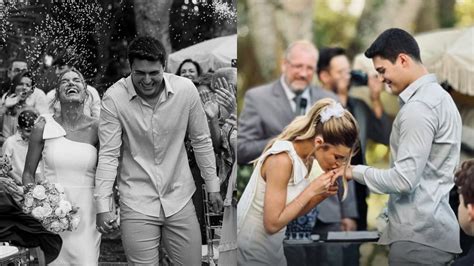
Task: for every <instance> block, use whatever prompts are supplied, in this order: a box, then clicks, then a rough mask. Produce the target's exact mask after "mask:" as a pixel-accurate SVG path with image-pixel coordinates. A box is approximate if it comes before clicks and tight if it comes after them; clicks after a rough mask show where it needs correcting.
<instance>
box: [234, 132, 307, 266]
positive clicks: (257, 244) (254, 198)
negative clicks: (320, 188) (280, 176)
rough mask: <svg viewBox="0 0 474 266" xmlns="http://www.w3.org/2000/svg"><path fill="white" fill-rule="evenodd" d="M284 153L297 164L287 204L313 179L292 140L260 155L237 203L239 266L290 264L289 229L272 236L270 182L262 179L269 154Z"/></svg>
mask: <svg viewBox="0 0 474 266" xmlns="http://www.w3.org/2000/svg"><path fill="white" fill-rule="evenodd" d="M282 152H286V153H288V155H289V156H290V158H291V161H292V163H293V176H292V177H291V178H290V180H289V182H288V188H287V196H286V204H287V205H288V204H289V203H290V202H291V201H293V199H294V198H296V197H297V196H298V195H299V194H300V193H301V192H302V191H303V190H304V189H305V188H306V187H307V186H308V184H309V180H308V179H306V178H305V177H306V176H307V174H308V169H307V168H306V166H305V164H304V162H303V160H302V159H301V158H300V157H299V156H298V154H296V151H295V148H294V147H293V143H291V142H290V141H281V140H278V141H276V142H275V143H274V144H273V145H272V147H271V148H270V149H268V150H267V151H266V152H264V153H263V154H262V155H261V156H260V158H259V159H258V162H257V165H256V167H255V169H254V170H253V173H252V176H251V177H250V180H249V182H248V184H247V186H246V187H245V190H244V192H243V194H242V197H241V198H240V201H239V203H238V204H237V243H238V250H237V265H252V266H256V265H271V266H286V265H287V263H286V258H285V254H284V252H283V239H284V238H285V230H286V226H285V227H283V228H282V229H281V230H280V231H278V232H277V233H275V234H268V233H267V232H266V231H265V228H264V226H263V208H264V207H263V205H264V198H265V190H266V182H265V180H264V179H263V178H262V176H261V167H262V164H263V162H264V161H265V159H266V158H267V157H268V156H269V155H272V154H278V153H282Z"/></svg>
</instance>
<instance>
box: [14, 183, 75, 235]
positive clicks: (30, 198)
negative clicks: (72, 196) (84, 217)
mask: <svg viewBox="0 0 474 266" xmlns="http://www.w3.org/2000/svg"><path fill="white" fill-rule="evenodd" d="M20 204H21V207H22V209H23V212H24V213H26V214H31V215H32V216H33V217H34V218H36V219H37V220H39V221H40V222H41V224H42V225H43V227H44V228H45V229H46V230H48V231H50V232H53V233H59V232H63V231H73V230H76V229H77V226H78V225H79V221H80V217H79V215H78V214H77V210H78V209H79V208H78V207H75V206H73V205H72V204H71V203H70V202H69V201H67V200H66V195H65V193H64V188H63V187H62V186H61V185H60V184H58V183H54V184H53V183H50V182H48V181H40V182H39V183H38V184H28V185H26V186H24V187H23V200H22V201H21V202H20Z"/></svg>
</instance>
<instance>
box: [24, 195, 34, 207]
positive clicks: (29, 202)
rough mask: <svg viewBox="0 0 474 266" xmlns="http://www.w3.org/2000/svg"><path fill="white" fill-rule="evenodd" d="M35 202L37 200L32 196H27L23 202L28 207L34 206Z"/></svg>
mask: <svg viewBox="0 0 474 266" xmlns="http://www.w3.org/2000/svg"><path fill="white" fill-rule="evenodd" d="M34 202H35V200H34V199H33V198H32V197H28V196H26V197H25V201H24V203H23V204H24V205H25V206H26V207H31V206H33V203H34Z"/></svg>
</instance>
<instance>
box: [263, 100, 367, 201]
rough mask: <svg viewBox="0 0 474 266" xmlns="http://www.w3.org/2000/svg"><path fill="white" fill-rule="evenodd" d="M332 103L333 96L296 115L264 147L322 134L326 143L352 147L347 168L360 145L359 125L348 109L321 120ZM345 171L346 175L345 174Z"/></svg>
mask: <svg viewBox="0 0 474 266" xmlns="http://www.w3.org/2000/svg"><path fill="white" fill-rule="evenodd" d="M331 105H336V101H335V100H333V99H331V98H324V99H321V100H319V101H317V102H316V103H315V104H314V105H313V106H312V107H311V109H310V110H309V112H308V113H307V114H306V115H304V116H298V117H296V118H295V119H294V120H293V121H292V122H291V123H290V124H289V125H288V126H286V127H285V129H284V130H283V132H282V133H280V135H278V136H277V137H276V138H274V139H272V140H271V141H270V142H269V143H268V144H267V146H266V147H265V149H264V152H265V151H266V150H268V149H269V148H270V147H271V146H272V145H273V143H275V141H277V140H287V141H293V140H307V139H314V138H315V137H316V136H321V137H322V138H323V140H324V143H325V144H331V145H334V146H337V145H343V146H345V147H349V148H350V149H351V156H349V158H347V162H346V164H345V165H346V168H347V166H349V165H350V160H351V158H352V156H353V154H354V153H355V152H356V149H357V146H358V137H359V126H358V125H357V121H356V120H355V118H354V116H352V114H351V113H350V112H349V111H347V110H343V111H342V116H340V117H337V116H332V117H330V118H329V119H328V120H327V121H324V122H322V121H321V113H322V112H323V110H325V109H326V108H328V107H329V106H331ZM345 172H346V171H344V175H345ZM343 182H344V197H343V198H345V195H346V194H347V182H346V179H345V178H343Z"/></svg>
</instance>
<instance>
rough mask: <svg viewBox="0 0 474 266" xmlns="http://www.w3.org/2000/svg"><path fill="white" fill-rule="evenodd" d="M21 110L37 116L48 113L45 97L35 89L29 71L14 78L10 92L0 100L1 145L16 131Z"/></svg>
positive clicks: (40, 91)
mask: <svg viewBox="0 0 474 266" xmlns="http://www.w3.org/2000/svg"><path fill="white" fill-rule="evenodd" d="M23 110H33V111H34V112H36V113H38V114H44V113H47V112H48V105H47V100H46V95H45V94H44V92H43V91H42V90H40V89H38V88H36V87H35V83H34V80H33V76H32V74H31V72H29V71H23V72H20V73H18V74H17V75H16V76H14V77H13V80H12V85H11V87H10V90H9V91H8V92H7V93H5V94H4V95H3V97H2V99H1V106H0V116H2V118H3V122H2V125H3V128H2V137H3V139H2V141H1V142H2V143H3V142H4V140H5V139H6V138H8V137H9V136H12V135H13V134H15V132H16V131H17V121H18V120H17V119H18V114H19V113H20V112H21V111H23Z"/></svg>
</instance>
